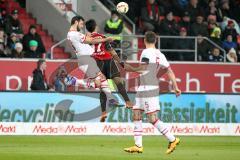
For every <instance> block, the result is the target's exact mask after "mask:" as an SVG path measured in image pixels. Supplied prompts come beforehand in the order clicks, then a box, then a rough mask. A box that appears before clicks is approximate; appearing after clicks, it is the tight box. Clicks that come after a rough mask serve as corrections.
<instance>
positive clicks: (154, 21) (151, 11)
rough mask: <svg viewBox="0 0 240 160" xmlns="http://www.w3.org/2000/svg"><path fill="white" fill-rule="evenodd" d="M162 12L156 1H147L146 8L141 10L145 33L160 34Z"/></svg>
mask: <svg viewBox="0 0 240 160" xmlns="http://www.w3.org/2000/svg"><path fill="white" fill-rule="evenodd" d="M161 14H162V11H161V10H160V8H159V6H158V4H157V3H156V2H155V0H147V2H146V6H144V7H143V8H141V17H140V18H141V21H142V25H143V30H144V31H155V32H157V33H159V25H160V16H161Z"/></svg>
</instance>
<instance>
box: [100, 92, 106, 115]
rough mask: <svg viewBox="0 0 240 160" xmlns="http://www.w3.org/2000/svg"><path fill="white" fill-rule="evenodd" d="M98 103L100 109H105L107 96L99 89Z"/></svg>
mask: <svg viewBox="0 0 240 160" xmlns="http://www.w3.org/2000/svg"><path fill="white" fill-rule="evenodd" d="M99 97H100V104H101V110H102V112H105V111H106V105H107V97H106V95H105V93H104V92H102V91H100V95H99Z"/></svg>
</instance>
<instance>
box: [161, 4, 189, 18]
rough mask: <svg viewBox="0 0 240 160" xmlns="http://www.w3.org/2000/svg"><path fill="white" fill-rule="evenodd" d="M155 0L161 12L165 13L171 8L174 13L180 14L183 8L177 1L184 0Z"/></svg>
mask: <svg viewBox="0 0 240 160" xmlns="http://www.w3.org/2000/svg"><path fill="white" fill-rule="evenodd" d="M156 1H157V2H158V4H159V6H160V8H161V10H162V13H163V14H166V12H167V11H168V10H172V11H173V14H174V15H177V16H181V13H182V11H183V10H184V8H183V6H181V5H180V4H179V1H182V2H183V1H185V0H156ZM187 1H188V0H187ZM180 3H181V2H180ZM183 3H185V2H183ZM186 5H187V4H186Z"/></svg>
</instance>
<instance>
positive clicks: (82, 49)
mask: <svg viewBox="0 0 240 160" xmlns="http://www.w3.org/2000/svg"><path fill="white" fill-rule="evenodd" d="M83 25H84V19H83V17H81V16H75V17H73V18H72V20H71V27H70V29H69V32H68V34H67V39H68V40H69V42H70V43H71V46H72V48H73V49H74V52H75V53H76V56H77V58H78V64H79V68H81V70H83V71H84V72H85V74H86V76H87V78H89V79H93V81H94V83H95V85H96V87H97V88H100V89H101V90H102V91H103V92H104V93H105V94H106V95H107V99H108V102H109V105H118V102H117V100H115V99H114V98H113V96H112V94H111V90H110V88H109V86H108V83H107V80H106V78H105V76H104V75H103V74H102V72H101V71H100V69H99V68H98V66H97V64H96V61H95V60H94V58H93V57H91V56H92V55H93V53H94V49H93V47H92V46H91V45H90V44H96V43H103V42H107V41H112V38H111V37H107V38H102V39H93V38H91V37H90V36H87V35H84V34H82V33H80V32H79V31H80V28H83Z"/></svg>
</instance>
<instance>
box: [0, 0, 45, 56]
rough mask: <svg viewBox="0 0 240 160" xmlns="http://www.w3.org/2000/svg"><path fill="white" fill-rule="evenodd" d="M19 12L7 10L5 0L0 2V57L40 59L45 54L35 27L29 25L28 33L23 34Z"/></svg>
mask: <svg viewBox="0 0 240 160" xmlns="http://www.w3.org/2000/svg"><path fill="white" fill-rule="evenodd" d="M19 14H20V13H19V11H18V10H16V9H14V10H12V11H11V12H10V11H8V9H7V0H1V1H0V57H1V58H42V56H43V53H45V52H46V50H45V47H44V44H43V42H42V39H41V36H40V35H39V34H38V33H37V27H36V26H35V25H30V27H29V30H28V33H24V32H23V28H22V23H21V21H20V20H19Z"/></svg>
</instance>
